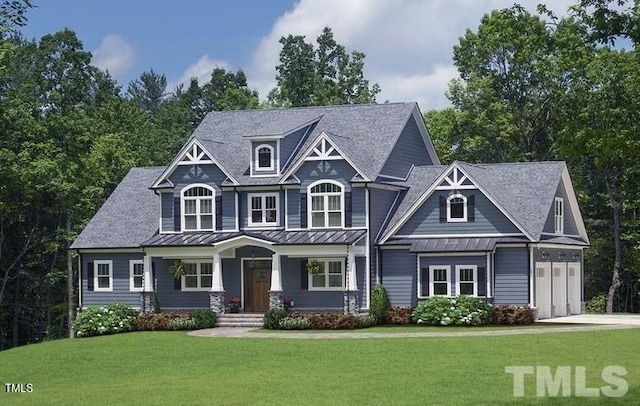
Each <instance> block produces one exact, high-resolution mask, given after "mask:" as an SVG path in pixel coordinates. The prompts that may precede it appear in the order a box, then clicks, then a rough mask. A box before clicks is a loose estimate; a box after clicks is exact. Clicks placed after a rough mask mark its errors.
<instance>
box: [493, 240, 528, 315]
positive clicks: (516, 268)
mask: <svg viewBox="0 0 640 406" xmlns="http://www.w3.org/2000/svg"><path fill="white" fill-rule="evenodd" d="M494 268H495V269H494V300H493V303H494V304H497V305H499V304H512V305H526V304H528V303H529V251H528V250H527V248H525V247H523V248H496V253H495V255H494Z"/></svg>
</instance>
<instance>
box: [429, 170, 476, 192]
mask: <svg viewBox="0 0 640 406" xmlns="http://www.w3.org/2000/svg"><path fill="white" fill-rule="evenodd" d="M460 189H478V187H477V186H476V185H475V184H474V183H473V182H472V181H471V179H469V178H468V177H467V175H465V173H464V172H463V171H462V169H460V168H459V167H457V166H456V167H454V168H452V169H451V170H450V171H449V172H448V173H447V175H446V176H445V177H444V180H443V181H442V182H440V184H439V185H438V186H437V187H436V190H460Z"/></svg>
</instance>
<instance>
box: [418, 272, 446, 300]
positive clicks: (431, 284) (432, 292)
mask: <svg viewBox="0 0 640 406" xmlns="http://www.w3.org/2000/svg"><path fill="white" fill-rule="evenodd" d="M436 269H438V270H445V271H446V272H447V280H446V282H447V294H446V295H435V294H434V289H433V284H434V283H443V281H434V280H433V271H434V270H436ZM421 292H422V291H421V290H419V291H418V294H420V293H421ZM434 296H447V297H451V265H429V296H426V297H434Z"/></svg>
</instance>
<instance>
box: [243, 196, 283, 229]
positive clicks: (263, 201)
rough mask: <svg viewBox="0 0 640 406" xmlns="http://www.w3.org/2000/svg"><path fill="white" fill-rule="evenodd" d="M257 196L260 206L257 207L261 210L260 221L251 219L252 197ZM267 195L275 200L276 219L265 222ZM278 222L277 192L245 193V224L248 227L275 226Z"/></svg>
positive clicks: (278, 205) (278, 201)
mask: <svg viewBox="0 0 640 406" xmlns="http://www.w3.org/2000/svg"><path fill="white" fill-rule="evenodd" d="M254 197H259V198H260V201H261V204H262V208H261V209H259V210H261V211H262V220H263V221H261V222H254V221H253V216H252V214H253V211H254V208H253V206H252V205H253V198H254ZM267 197H274V198H275V200H276V221H275V222H267V221H265V219H266V218H267V208H266V201H267V199H266V198H267ZM279 223H280V195H279V194H278V193H247V224H248V225H249V227H277V226H278V224H279Z"/></svg>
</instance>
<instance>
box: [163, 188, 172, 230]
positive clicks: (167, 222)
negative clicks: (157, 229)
mask: <svg viewBox="0 0 640 406" xmlns="http://www.w3.org/2000/svg"><path fill="white" fill-rule="evenodd" d="M160 204H161V208H160V212H161V221H162V231H173V194H171V193H160Z"/></svg>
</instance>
